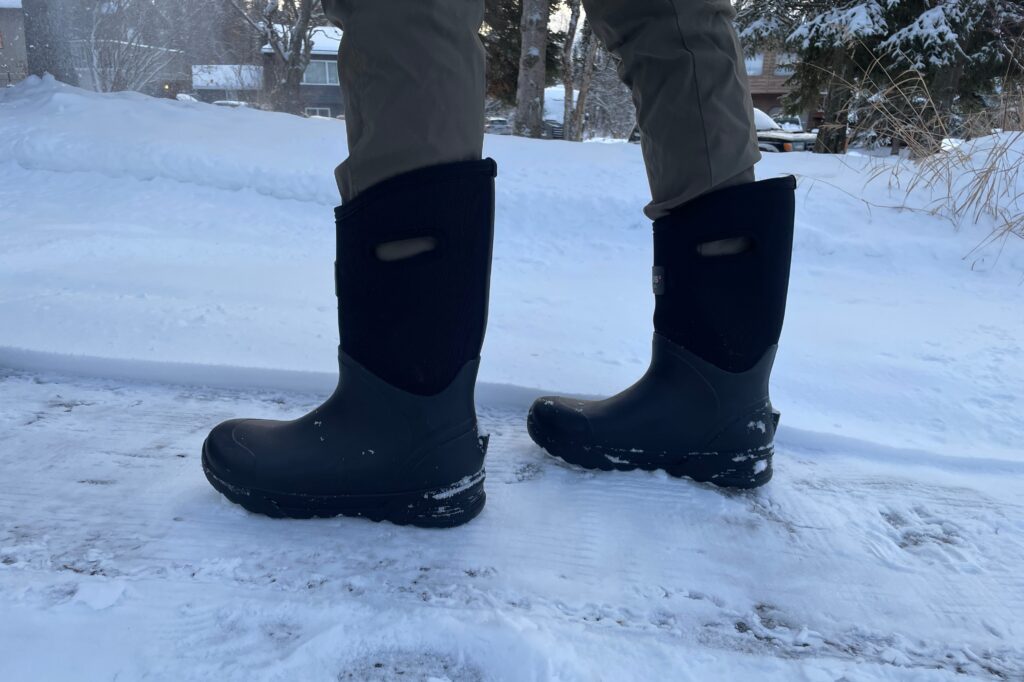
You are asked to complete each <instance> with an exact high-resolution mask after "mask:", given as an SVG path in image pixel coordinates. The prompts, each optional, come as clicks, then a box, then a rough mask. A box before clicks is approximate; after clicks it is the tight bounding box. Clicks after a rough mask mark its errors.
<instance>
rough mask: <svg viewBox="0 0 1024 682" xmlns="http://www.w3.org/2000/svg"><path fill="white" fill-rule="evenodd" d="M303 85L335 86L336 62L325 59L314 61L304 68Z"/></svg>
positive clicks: (336, 80)
mask: <svg viewBox="0 0 1024 682" xmlns="http://www.w3.org/2000/svg"><path fill="white" fill-rule="evenodd" d="M302 84H303V85H337V84H338V62H335V61H330V60H327V59H315V60H313V61H311V62H310V63H309V65H308V66H307V67H306V71H305V73H303V74H302Z"/></svg>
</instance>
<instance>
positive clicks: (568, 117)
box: [562, 0, 580, 140]
mask: <svg viewBox="0 0 1024 682" xmlns="http://www.w3.org/2000/svg"><path fill="white" fill-rule="evenodd" d="M566 4H568V6H569V28H568V29H567V30H566V32H565V45H564V46H563V47H562V85H563V86H564V87H565V108H564V113H563V115H562V129H563V130H564V131H565V139H566V140H575V139H576V128H575V127H574V124H575V121H574V116H573V97H574V96H575V90H576V89H575V87H573V80H574V77H575V75H574V73H573V59H572V53H573V49H572V48H573V43H574V42H575V41H576V25H577V24H578V23H579V20H580V0H568V2H567V3H566Z"/></svg>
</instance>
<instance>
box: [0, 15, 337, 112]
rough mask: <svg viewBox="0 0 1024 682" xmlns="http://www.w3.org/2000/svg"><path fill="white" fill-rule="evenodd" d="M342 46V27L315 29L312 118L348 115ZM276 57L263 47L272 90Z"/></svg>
mask: <svg viewBox="0 0 1024 682" xmlns="http://www.w3.org/2000/svg"><path fill="white" fill-rule="evenodd" d="M0 1H2V0H0ZM340 45H341V29H340V28H337V27H334V26H319V27H317V28H316V29H314V30H313V35H312V49H311V51H310V59H309V65H308V66H307V67H306V72H305V74H304V75H303V78H302V85H301V91H300V96H301V97H302V108H303V111H304V112H305V113H306V115H308V116H328V117H334V116H340V115H343V114H344V113H345V106H344V102H343V101H342V97H341V88H340V87H339V85H338V47H339V46H340ZM273 54H274V50H273V48H271V47H270V46H269V45H264V46H263V66H264V68H263V74H264V76H263V77H264V83H265V87H267V89H268V90H269V89H270V88H269V83H267V80H266V79H269V78H273V77H274V67H273Z"/></svg>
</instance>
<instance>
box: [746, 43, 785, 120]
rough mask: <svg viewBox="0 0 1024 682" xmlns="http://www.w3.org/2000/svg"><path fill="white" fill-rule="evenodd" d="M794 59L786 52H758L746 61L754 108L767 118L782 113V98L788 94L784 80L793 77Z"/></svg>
mask: <svg viewBox="0 0 1024 682" xmlns="http://www.w3.org/2000/svg"><path fill="white" fill-rule="evenodd" d="M794 59H795V55H793V54H789V53H786V52H758V53H757V54H755V55H754V56H753V57H747V59H746V67H747V79H748V80H749V81H750V96H751V98H752V99H753V100H754V106H755V107H757V108H758V109H760V110H761V111H763V112H765V113H766V114H768V115H769V116H778V115H780V114H782V113H783V112H782V98H783V96H785V95H786V94H787V93H788V92H789V88H788V87H786V79H788V78H789V77H790V76H792V75H793V63H794Z"/></svg>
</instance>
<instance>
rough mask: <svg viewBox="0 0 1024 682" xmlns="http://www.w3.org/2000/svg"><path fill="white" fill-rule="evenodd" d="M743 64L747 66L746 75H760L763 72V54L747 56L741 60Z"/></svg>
mask: <svg viewBox="0 0 1024 682" xmlns="http://www.w3.org/2000/svg"><path fill="white" fill-rule="evenodd" d="M743 65H744V66H745V67H746V68H747V75H748V76H760V75H761V74H762V73H764V55H763V54H755V55H754V56H753V57H747V58H746V59H744V60H743Z"/></svg>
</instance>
